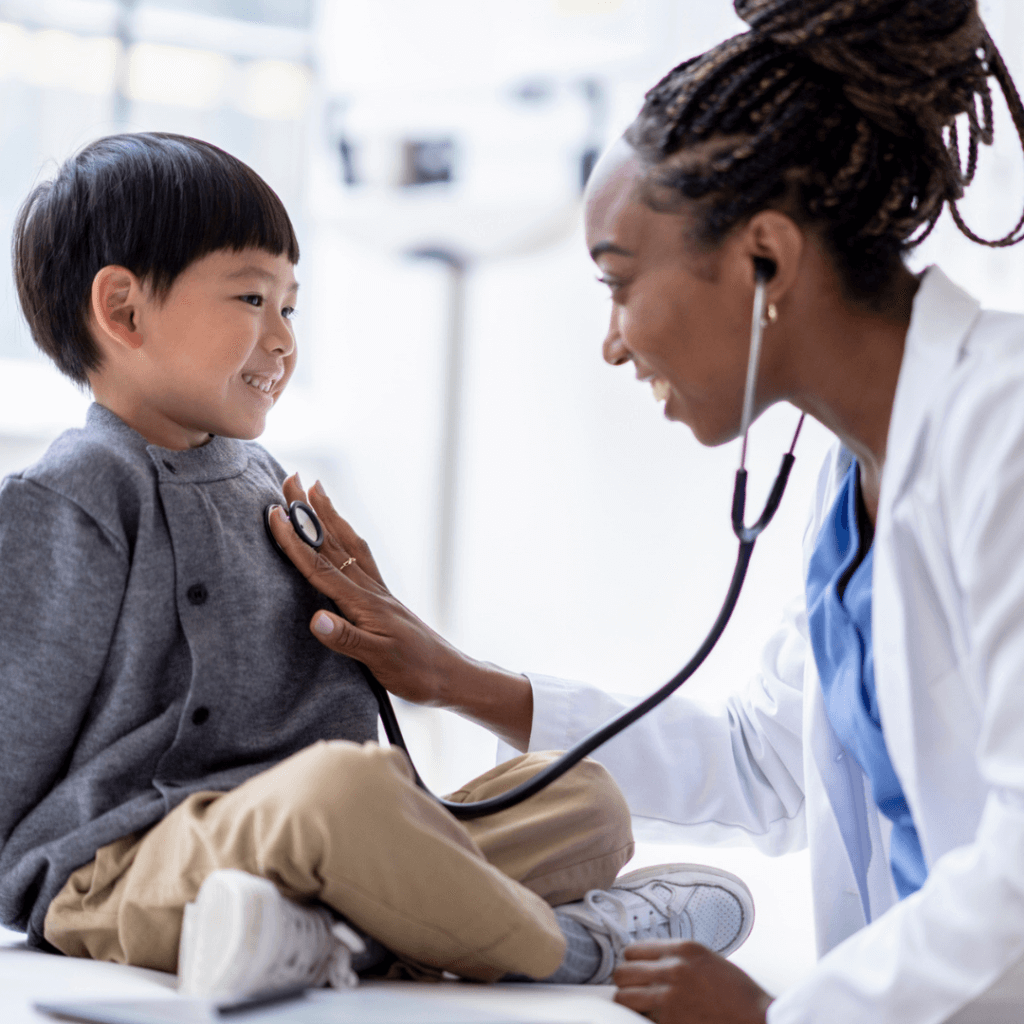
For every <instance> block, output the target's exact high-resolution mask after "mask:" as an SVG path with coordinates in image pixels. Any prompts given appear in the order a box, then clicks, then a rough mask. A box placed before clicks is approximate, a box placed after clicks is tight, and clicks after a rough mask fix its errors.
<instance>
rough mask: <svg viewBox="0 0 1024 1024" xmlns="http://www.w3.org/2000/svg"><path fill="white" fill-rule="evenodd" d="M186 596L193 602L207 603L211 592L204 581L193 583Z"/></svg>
mask: <svg viewBox="0 0 1024 1024" xmlns="http://www.w3.org/2000/svg"><path fill="white" fill-rule="evenodd" d="M185 596H186V597H187V598H188V599H189V603H191V604H206V599H207V598H208V597H209V596H210V594H209V591H208V590H207V589H206V587H205V586H203V584H202V583H193V584H192V586H191V587H189V588H188V590H187V591H186V592H185Z"/></svg>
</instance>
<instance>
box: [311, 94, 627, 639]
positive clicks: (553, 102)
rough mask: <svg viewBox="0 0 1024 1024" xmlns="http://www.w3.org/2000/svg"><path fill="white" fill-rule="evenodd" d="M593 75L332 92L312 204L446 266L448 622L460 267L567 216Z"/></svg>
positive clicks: (389, 246)
mask: <svg viewBox="0 0 1024 1024" xmlns="http://www.w3.org/2000/svg"><path fill="white" fill-rule="evenodd" d="M606 108H607V102H606V97H605V89H604V86H603V84H602V82H601V81H600V79H598V78H595V77H586V76H582V77H577V78H573V79H570V80H565V81H561V80H558V79H557V78H554V77H550V76H547V77H533V78H529V79H525V80H521V81H516V82H513V83H506V84H504V85H493V86H490V87H481V86H474V87H469V86H465V87H457V86H454V85H452V86H449V87H447V88H443V89H442V88H433V89H422V90H409V89H405V90H402V91H401V92H398V93H394V92H380V91H378V92H361V93H357V94H354V95H351V96H340V97H336V98H335V99H334V100H333V101H332V102H330V103H329V104H328V106H327V111H326V119H327V136H328V141H329V145H330V147H331V149H332V150H333V152H334V160H335V162H334V164H333V167H334V173H335V180H334V182H333V183H331V186H330V187H329V188H323V189H321V192H322V193H323V194H324V195H325V196H326V197H327V203H326V205H325V206H324V208H323V209H321V211H320V215H321V216H324V217H326V218H327V219H328V220H329V221H330V222H332V223H333V224H334V226H335V227H337V228H339V229H340V230H341V232H342V233H343V234H344V235H346V236H347V237H348V238H349V239H350V240H351V241H353V242H356V243H357V244H359V245H362V246H365V247H367V248H369V249H372V250H376V251H378V252H383V253H386V254H392V255H401V256H407V257H410V258H413V259H420V260H431V261H433V262H436V263H438V264H440V265H441V266H442V267H444V268H445V271H446V276H447V286H448V296H447V314H446V320H447V323H446V330H445V335H446V337H445V351H444V356H443V360H442V362H443V366H444V370H443V374H444V376H443V393H442V396H441V405H442V408H441V421H442V428H441V441H440V453H439V454H440V459H439V461H440V465H439V467H438V477H437V478H438V494H437V508H436V527H435V528H436V531H437V532H436V537H437V540H436V544H435V545H434V547H435V550H436V562H435V564H434V567H433V582H434V609H433V612H434V617H435V619H436V621H437V624H438V627H439V628H441V629H447V628H450V626H451V624H452V623H451V614H452V604H453V586H452V581H453V576H454V571H455V562H456V550H455V539H456V538H455V527H456V521H457V508H456V504H457V495H458V489H459V463H460V454H461V434H462V421H463V391H464V385H463V375H464V364H465V350H466V339H465V308H466V291H467V279H468V278H469V274H470V271H471V269H472V267H473V266H474V265H477V264H479V263H481V262H483V261H488V260H494V259H503V258H508V257H515V256H523V255H527V254H530V253H533V252H537V251H539V250H541V249H544V248H547V247H548V246H550V245H553V244H555V243H557V242H559V241H560V240H562V239H563V238H565V237H567V236H568V235H569V234H570V233H571V232H572V231H573V230H575V228H576V226H577V224H578V222H579V209H580V196H581V194H582V191H583V186H584V185H585V184H586V181H587V178H588V177H589V175H590V172H591V170H592V169H593V167H594V164H595V163H596V161H597V158H598V156H599V155H600V152H601V150H602V148H603V146H604V144H605V141H606V131H607V128H606V123H607V110H606Z"/></svg>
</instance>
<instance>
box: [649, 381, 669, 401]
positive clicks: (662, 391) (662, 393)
mask: <svg viewBox="0 0 1024 1024" xmlns="http://www.w3.org/2000/svg"><path fill="white" fill-rule="evenodd" d="M651 390H652V391H653V392H654V398H655V400H656V401H658V402H664V401H667V400H668V396H669V395H670V394H671V392H672V389H671V387H669V383H668V381H667V380H661V378H657V379H656V380H654V381H652V382H651Z"/></svg>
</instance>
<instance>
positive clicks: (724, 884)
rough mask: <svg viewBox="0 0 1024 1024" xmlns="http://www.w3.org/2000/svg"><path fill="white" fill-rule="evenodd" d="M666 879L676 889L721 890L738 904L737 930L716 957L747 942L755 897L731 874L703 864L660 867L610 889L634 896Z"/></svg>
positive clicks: (620, 879)
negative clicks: (676, 886) (693, 886)
mask: <svg viewBox="0 0 1024 1024" xmlns="http://www.w3.org/2000/svg"><path fill="white" fill-rule="evenodd" d="M666 877H668V880H669V881H671V882H673V883H674V884H676V885H706V886H709V887H711V888H714V889H723V890H724V891H725V892H727V893H728V894H729V895H730V896H732V897H734V898H735V900H736V902H737V903H739V905H740V913H741V916H742V921H741V922H740V930H739V931H738V932H737V933H736V937H735V938H734V939H733V940H732V941H731V942H730V943H729V944H728V945H727V946H725V947H724V948H723V949H717V950H715V952H716V953H717V954H718V955H719V956H731V955H732V954H733V953H735V952H736V950H737V949H739V948H740V946H742V945H743V943H744V942H746V941H747V939H748V937H749V936H750V932H751V929H752V928H753V927H754V897H753V894H752V893H751V891H750V890H749V889H748V888H747V885H746V883H745V882H744V881H743V880H742V879H741V878H737V876H736V875H734V874H732V872H730V871H723V870H722V869H721V868H713V867H709V866H708V865H705V864H674V865H672V866H671V867H668V866H667V865H665V864H660V865H657V866H655V867H652V868H640V869H639V870H638V871H630V872H629V874H626V875H620V876H619V877H618V878H616V879H615V881H614V882H612V884H611V885H610V886H609V888H610V889H625V890H627V891H628V892H633V891H635V890H636V889H642V888H643V887H644V886H645V885H647V883H648V882H653V881H654V880H655V879H656V878H666Z"/></svg>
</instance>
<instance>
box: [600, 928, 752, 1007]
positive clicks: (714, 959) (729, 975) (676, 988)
mask: <svg viewBox="0 0 1024 1024" xmlns="http://www.w3.org/2000/svg"><path fill="white" fill-rule="evenodd" d="M625 956H626V961H625V963H623V964H622V965H621V966H620V967H619V968H618V969H617V970H616V971H615V973H614V975H613V976H612V978H613V980H614V981H615V984H616V985H618V986H619V991H618V993H616V996H615V998H616V1001H617V1002H621V1003H622V1004H623V1005H625V1006H628V1007H629V1008H630V1009H633V1010H637V1011H638V1012H641V1013H647V1012H650V1008H655V1007H656V1008H657V1019H658V1020H659V1021H660V1024H683V1022H686V1024H698V1022H699V1024H764V1021H765V1019H766V1015H767V1012H768V1006H769V1004H770V1003H771V1002H772V997H771V996H770V995H768V993H767V992H765V991H764V989H762V988H761V987H760V986H759V985H758V984H757V982H755V981H754V979H753V978H751V977H750V976H749V975H748V974H746V973H745V972H744V971H743V970H741V969H740V968H739V967H737V966H736V965H735V964H731V963H729V961H728V960H726V959H725V958H724V957H721V956H719V955H718V954H717V953H713V952H712V951H711V950H710V949H708V948H707V947H705V946H702V945H700V944H699V943H696V942H678V941H676V942H644V943H637V944H636V945H634V946H627V947H626V950H625Z"/></svg>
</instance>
